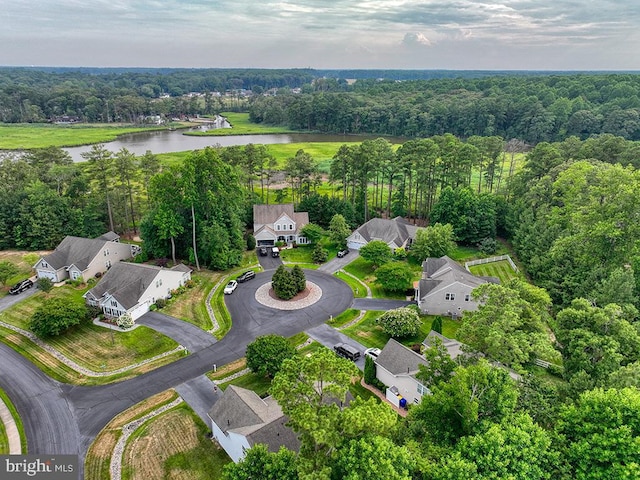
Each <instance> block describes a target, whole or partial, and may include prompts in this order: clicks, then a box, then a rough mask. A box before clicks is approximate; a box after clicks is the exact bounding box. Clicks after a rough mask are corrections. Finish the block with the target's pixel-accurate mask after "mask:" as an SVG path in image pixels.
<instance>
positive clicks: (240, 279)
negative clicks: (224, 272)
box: [236, 270, 256, 283]
mask: <svg viewBox="0 0 640 480" xmlns="http://www.w3.org/2000/svg"><path fill="white" fill-rule="evenodd" d="M255 276H256V272H254V271H253V270H247V271H246V272H244V273H243V274H242V275H240V276H239V277H238V278H236V281H237V282H238V283H243V282H247V281H249V280H251V279H252V278H254V277H255Z"/></svg>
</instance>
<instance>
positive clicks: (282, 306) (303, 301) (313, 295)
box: [255, 281, 322, 310]
mask: <svg viewBox="0 0 640 480" xmlns="http://www.w3.org/2000/svg"><path fill="white" fill-rule="evenodd" d="M272 293H273V289H272V287H271V282H267V283H265V284H263V285H260V287H258V289H257V290H256V295H255V298H256V301H258V302H259V303H261V304H262V305H264V306H265V307H270V308H277V309H278V310H299V309H301V308H305V307H309V306H311V305H313V304H314V303H316V302H317V301H318V300H320V298H321V297H322V289H321V288H320V287H319V286H318V285H316V284H315V283H313V282H309V281H307V288H306V289H305V290H303V291H302V292H300V293H299V294H298V295H296V296H295V297H293V298H292V299H291V300H280V299H279V298H277V297H275V295H272Z"/></svg>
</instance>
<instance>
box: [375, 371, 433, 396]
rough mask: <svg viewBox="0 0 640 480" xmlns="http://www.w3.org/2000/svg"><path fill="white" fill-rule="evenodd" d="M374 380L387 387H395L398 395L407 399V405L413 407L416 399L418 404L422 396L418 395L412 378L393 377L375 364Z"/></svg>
mask: <svg viewBox="0 0 640 480" xmlns="http://www.w3.org/2000/svg"><path fill="white" fill-rule="evenodd" d="M376 378H377V379H378V380H380V381H381V382H382V383H384V384H385V385H386V386H387V387H396V388H397V389H398V392H399V393H400V395H402V396H403V397H404V398H406V399H407V405H413V404H414V403H415V400H416V399H417V400H418V402H419V401H420V399H422V395H421V394H419V393H418V381H417V380H416V379H415V378H413V377H410V376H408V375H398V376H396V375H393V374H391V373H390V372H389V371H388V370H385V369H384V368H382V367H381V366H380V365H377V364H376Z"/></svg>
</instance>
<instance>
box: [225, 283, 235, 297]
mask: <svg viewBox="0 0 640 480" xmlns="http://www.w3.org/2000/svg"><path fill="white" fill-rule="evenodd" d="M236 288H238V282H236V281H235V280H231V281H230V282H229V283H227V286H226V287H224V294H225V295H231V294H232V293H233V291H234V290H235V289H236Z"/></svg>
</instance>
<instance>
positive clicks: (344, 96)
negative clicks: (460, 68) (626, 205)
mask: <svg viewBox="0 0 640 480" xmlns="http://www.w3.org/2000/svg"><path fill="white" fill-rule="evenodd" d="M328 84H329V85H330V86H331V87H332V88H330V89H329V90H328V91H327V90H319V91H315V92H311V93H305V94H302V95H288V96H285V95H283V96H276V97H256V98H253V99H252V101H251V105H250V115H251V119H252V120H253V121H256V122H264V123H269V124H277V125H287V126H289V127H290V128H294V129H299V130H314V131H321V132H333V133H343V134H348V133H370V134H379V135H394V136H404V137H409V138H424V137H431V136H434V135H444V134H445V133H450V134H453V135H456V136H458V137H461V138H467V137H471V136H473V135H480V136H493V135H498V136H501V137H503V138H507V139H511V138H518V139H521V140H524V141H526V142H529V143H532V144H535V143H538V142H541V141H556V140H562V139H564V138H565V137H566V136H570V135H575V136H577V137H579V138H581V139H585V138H587V137H589V136H590V135H593V134H599V133H611V134H613V135H617V136H621V137H623V138H626V139H629V140H639V139H640V95H639V94H640V76H638V75H634V74H583V75H548V76H494V77H484V78H471V79H469V78H464V79H463V78H456V79H433V80H429V81H424V80H416V81H404V82H396V81H384V80H383V81H373V80H359V81H357V82H355V84H354V85H343V84H341V83H339V82H335V81H334V82H333V83H330V82H329V83H328ZM323 85H327V82H323ZM317 90H318V89H317Z"/></svg>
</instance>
